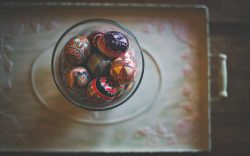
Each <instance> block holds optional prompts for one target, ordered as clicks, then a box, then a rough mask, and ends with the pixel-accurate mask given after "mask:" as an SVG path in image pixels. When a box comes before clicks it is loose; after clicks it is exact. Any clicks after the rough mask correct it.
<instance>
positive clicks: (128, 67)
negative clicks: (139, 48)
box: [109, 57, 136, 84]
mask: <svg viewBox="0 0 250 156" xmlns="http://www.w3.org/2000/svg"><path fill="white" fill-rule="evenodd" d="M109 73H110V76H111V78H112V79H113V80H114V81H115V82H117V83H118V84H128V83H130V82H132V81H133V80H134V77H135V74H136V64H135V62H134V61H132V60H131V59H130V58H124V57H118V58H117V59H115V60H114V61H113V62H112V64H111V67H110V72H109Z"/></svg>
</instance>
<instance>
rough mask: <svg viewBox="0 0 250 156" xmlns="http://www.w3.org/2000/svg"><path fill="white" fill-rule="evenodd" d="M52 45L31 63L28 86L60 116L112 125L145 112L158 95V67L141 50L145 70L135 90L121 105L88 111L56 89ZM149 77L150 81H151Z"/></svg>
mask: <svg viewBox="0 0 250 156" xmlns="http://www.w3.org/2000/svg"><path fill="white" fill-rule="evenodd" d="M53 48H54V46H51V47H49V48H47V49H46V50H45V51H44V52H42V53H41V54H40V55H38V56H37V57H36V58H35V60H34V62H33V65H32V71H31V80H32V89H33V91H34V93H35V95H36V97H37V98H38V100H39V101H40V102H41V104H42V105H43V106H44V107H45V108H46V109H48V110H50V111H52V112H53V113H56V114H58V115H60V116H62V117H66V118H69V119H72V120H75V121H78V122H82V123H87V124H112V123H118V122H123V121H126V120H130V119H133V118H135V117H137V116H139V115H142V114H143V113H146V112H147V111H148V110H149V109H150V108H151V107H152V105H153V104H154V103H155V101H156V100H157V97H158V95H159V94H160V88H161V83H162V77H161V72H160V68H159V66H158V64H157V62H156V61H155V59H154V58H153V57H152V55H150V53H149V52H147V51H146V50H144V49H143V54H144V59H145V69H144V76H143V79H142V82H141V84H140V86H139V88H138V90H137V91H136V93H135V94H134V95H133V96H132V97H131V98H130V99H129V100H128V101H126V102H125V103H124V104H123V105H121V106H118V107H116V108H114V109H110V110H106V111H89V110H85V109H83V108H80V107H77V106H76V105H74V104H72V103H71V102H69V101H68V100H67V99H66V98H65V97H64V96H63V95H62V94H61V93H60V91H59V90H58V89H57V87H56V85H55V83H54V81H53V77H52V73H51V58H52V52H53ZM152 80H153V81H152Z"/></svg>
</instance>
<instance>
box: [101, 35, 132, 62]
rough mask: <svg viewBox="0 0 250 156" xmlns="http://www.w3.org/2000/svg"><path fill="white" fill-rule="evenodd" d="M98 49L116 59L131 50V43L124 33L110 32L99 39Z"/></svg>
mask: <svg viewBox="0 0 250 156" xmlns="http://www.w3.org/2000/svg"><path fill="white" fill-rule="evenodd" d="M97 47H98V49H99V50H100V51H101V52H102V53H103V54H104V55H106V56H108V57H111V58H114V57H120V56H122V55H124V54H125V53H126V51H127V50H128V48H129V42H128V39H127V37H126V36H125V35H124V34H123V33H121V32H117V31H109V32H106V33H105V34H104V35H103V36H101V37H99V38H98V40H97Z"/></svg>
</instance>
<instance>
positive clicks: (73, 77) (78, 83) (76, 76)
mask: <svg viewBox="0 0 250 156" xmlns="http://www.w3.org/2000/svg"><path fill="white" fill-rule="evenodd" d="M65 78H66V83H67V86H68V87H69V88H83V87H85V86H87V84H88V83H89V81H90V80H91V78H90V74H89V72H88V71H87V69H85V68H83V67H74V68H72V69H70V70H68V71H67V72H66V73H65Z"/></svg>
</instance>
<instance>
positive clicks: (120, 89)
mask: <svg viewBox="0 0 250 156" xmlns="http://www.w3.org/2000/svg"><path fill="white" fill-rule="evenodd" d="M125 88H126V85H124V84H121V85H119V86H118V87H117V93H116V97H115V98H116V99H117V98H119V97H121V96H122V95H123V94H124V92H125Z"/></svg>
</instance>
